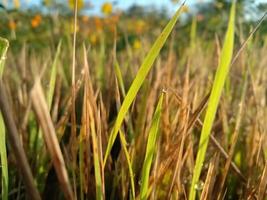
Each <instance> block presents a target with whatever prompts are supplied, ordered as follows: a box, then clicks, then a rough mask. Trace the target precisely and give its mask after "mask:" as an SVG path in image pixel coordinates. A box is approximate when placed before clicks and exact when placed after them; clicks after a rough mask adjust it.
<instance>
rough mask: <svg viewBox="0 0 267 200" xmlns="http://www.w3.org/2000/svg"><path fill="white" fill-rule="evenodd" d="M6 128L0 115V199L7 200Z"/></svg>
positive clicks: (1, 53)
mask: <svg viewBox="0 0 267 200" xmlns="http://www.w3.org/2000/svg"><path fill="white" fill-rule="evenodd" d="M8 46H9V43H8V40H6V39H3V38H1V37H0V79H2V75H3V71H4V62H5V58H6V52H7V49H8ZM5 130H6V128H5V123H4V120H3V116H2V113H0V157H1V167H0V168H1V170H2V199H3V200H7V199H8V167H7V154H6V131H5Z"/></svg>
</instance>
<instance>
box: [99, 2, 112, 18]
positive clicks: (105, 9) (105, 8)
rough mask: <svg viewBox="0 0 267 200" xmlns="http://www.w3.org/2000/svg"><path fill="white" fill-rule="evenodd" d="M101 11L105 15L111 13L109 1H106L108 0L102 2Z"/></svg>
mask: <svg viewBox="0 0 267 200" xmlns="http://www.w3.org/2000/svg"><path fill="white" fill-rule="evenodd" d="M101 11H102V13H103V14H105V15H109V14H111V13H112V4H111V3H108V2H106V3H104V4H103V5H102V8H101Z"/></svg>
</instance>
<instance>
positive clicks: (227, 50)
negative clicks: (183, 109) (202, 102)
mask: <svg viewBox="0 0 267 200" xmlns="http://www.w3.org/2000/svg"><path fill="white" fill-rule="evenodd" d="M234 30H235V3H233V5H232V8H231V13H230V19H229V24H228V30H227V32H226V36H225V41H224V45H223V49H222V53H221V57H220V61H219V66H218V69H217V72H216V75H215V80H214V83H213V86H212V90H211V95H210V99H209V104H208V108H207V112H206V115H205V119H204V124H203V128H202V131H201V136H200V141H199V147H198V153H197V159H196V165H195V169H194V175H193V179H192V183H191V188H190V197H189V199H190V200H194V199H195V195H196V188H195V187H196V185H197V184H198V181H199V177H200V173H201V169H202V167H203V163H204V159H205V155H206V150H207V147H208V142H209V137H210V134H211V129H212V125H213V122H214V119H215V115H216V112H217V108H218V104H219V100H220V97H221V94H222V90H223V86H224V83H225V80H226V78H227V75H228V72H229V68H230V64H231V60H232V56H233V48H234Z"/></svg>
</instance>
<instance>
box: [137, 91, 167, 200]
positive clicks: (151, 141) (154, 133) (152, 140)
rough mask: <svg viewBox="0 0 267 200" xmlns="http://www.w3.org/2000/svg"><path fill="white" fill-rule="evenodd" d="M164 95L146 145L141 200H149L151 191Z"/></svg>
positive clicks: (160, 100) (154, 117) (155, 114)
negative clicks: (153, 162)
mask: <svg viewBox="0 0 267 200" xmlns="http://www.w3.org/2000/svg"><path fill="white" fill-rule="evenodd" d="M163 97H164V93H162V94H161V96H160V99H159V102H158V105H157V108H156V110H155V113H154V116H153V119H152V124H151V127H150V130H149V133H148V140H147V145H146V156H145V161H144V164H143V168H142V175H141V187H140V189H141V191H140V194H141V200H146V199H147V198H148V189H149V177H150V168H151V164H152V161H153V157H154V154H155V152H156V146H157V145H156V143H157V138H158V132H159V124H160V116H161V110H162V102H163Z"/></svg>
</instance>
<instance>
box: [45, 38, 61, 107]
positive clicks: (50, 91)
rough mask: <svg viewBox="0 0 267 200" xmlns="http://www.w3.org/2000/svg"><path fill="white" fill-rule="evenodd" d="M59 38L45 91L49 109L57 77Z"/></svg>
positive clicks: (59, 49)
mask: <svg viewBox="0 0 267 200" xmlns="http://www.w3.org/2000/svg"><path fill="white" fill-rule="evenodd" d="M61 43H62V42H61V40H60V42H59V44H58V46H57V52H56V55H55V58H54V61H53V64H52V68H51V74H50V81H49V89H48V91H47V104H48V108H49V111H50V110H51V106H52V100H53V96H54V91H55V86H56V77H57V64H58V58H59V54H60V52H61Z"/></svg>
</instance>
